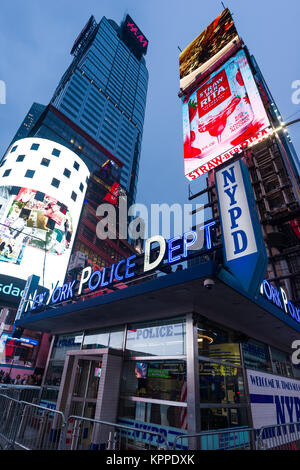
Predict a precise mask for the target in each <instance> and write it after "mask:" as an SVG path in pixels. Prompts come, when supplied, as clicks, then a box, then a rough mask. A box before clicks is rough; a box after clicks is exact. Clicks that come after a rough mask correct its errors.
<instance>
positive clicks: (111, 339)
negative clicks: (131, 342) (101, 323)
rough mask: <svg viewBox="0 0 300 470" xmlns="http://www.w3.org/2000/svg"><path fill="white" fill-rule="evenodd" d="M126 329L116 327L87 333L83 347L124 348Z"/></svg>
mask: <svg viewBox="0 0 300 470" xmlns="http://www.w3.org/2000/svg"><path fill="white" fill-rule="evenodd" d="M123 338H124V329H123V328H121V329H119V328H116V329H109V330H98V331H92V332H89V333H86V334H85V336H84V340H83V345H82V349H98V348H108V347H110V348H115V349H122V347H123Z"/></svg>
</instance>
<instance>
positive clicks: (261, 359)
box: [243, 339, 272, 372]
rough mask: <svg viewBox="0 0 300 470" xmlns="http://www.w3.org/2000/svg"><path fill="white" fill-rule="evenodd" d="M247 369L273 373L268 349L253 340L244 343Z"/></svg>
mask: <svg viewBox="0 0 300 470" xmlns="http://www.w3.org/2000/svg"><path fill="white" fill-rule="evenodd" d="M243 356H244V363H245V367H247V368H248V369H254V370H262V371H265V372H272V365H271V361H270V356H269V351H268V347H267V346H266V345H265V344H263V343H260V342H258V341H255V340H253V339H250V340H248V341H247V342H245V343H243Z"/></svg>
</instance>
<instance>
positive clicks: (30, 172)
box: [3, 158, 84, 201]
mask: <svg viewBox="0 0 300 470" xmlns="http://www.w3.org/2000/svg"><path fill="white" fill-rule="evenodd" d="M49 163H50V160H48V159H47V158H43V159H42V161H41V165H44V166H48V165H49ZM10 173H11V169H9V170H5V171H4V173H3V177H4V178H5V177H7V176H9V175H10ZM34 175H35V170H26V172H25V175H24V177H25V178H33V177H34ZM63 175H64V176H66V178H70V176H71V171H70V170H68V169H67V168H65V169H64V172H63ZM51 185H52V186H54V187H55V188H58V187H59V185H60V181H59V180H58V179H56V178H53V180H52V182H51ZM79 189H80V191H81V192H83V189H84V186H83V184H82V183H80V185H79ZM74 194H75V193H74ZM76 198H77V196H76V197H75V199H74V201H75V200H76ZM72 199H73V198H72Z"/></svg>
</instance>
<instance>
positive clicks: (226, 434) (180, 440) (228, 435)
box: [173, 428, 256, 450]
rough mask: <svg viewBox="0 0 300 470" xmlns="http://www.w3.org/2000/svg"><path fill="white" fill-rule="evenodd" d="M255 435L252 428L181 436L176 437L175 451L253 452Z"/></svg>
mask: <svg viewBox="0 0 300 470" xmlns="http://www.w3.org/2000/svg"><path fill="white" fill-rule="evenodd" d="M255 435H256V431H255V429H252V428H242V429H233V428H232V429H229V430H222V431H203V432H200V433H195V434H181V435H179V436H176V437H175V439H174V444H173V450H183V449H193V450H253V449H256V443H255V442H256V439H255Z"/></svg>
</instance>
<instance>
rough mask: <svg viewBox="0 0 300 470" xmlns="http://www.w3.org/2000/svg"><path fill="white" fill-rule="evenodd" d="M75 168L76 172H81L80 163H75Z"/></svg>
mask: <svg viewBox="0 0 300 470" xmlns="http://www.w3.org/2000/svg"><path fill="white" fill-rule="evenodd" d="M73 167H74V168H75V170H77V171H78V170H79V163H77V162H74V165H73Z"/></svg>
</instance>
